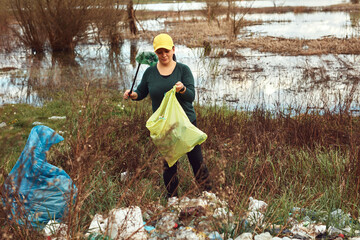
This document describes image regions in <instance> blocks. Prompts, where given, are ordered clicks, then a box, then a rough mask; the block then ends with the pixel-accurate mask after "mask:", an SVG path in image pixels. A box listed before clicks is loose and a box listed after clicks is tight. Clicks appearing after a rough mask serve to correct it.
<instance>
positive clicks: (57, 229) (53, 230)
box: [43, 220, 68, 240]
mask: <svg viewBox="0 0 360 240" xmlns="http://www.w3.org/2000/svg"><path fill="white" fill-rule="evenodd" d="M67 229H68V226H67V225H66V224H63V223H58V222H57V221H54V220H50V221H49V222H48V223H47V224H46V226H45V227H44V229H43V232H44V236H45V237H51V236H56V238H51V239H56V240H66V239H67V238H66V232H67Z"/></svg>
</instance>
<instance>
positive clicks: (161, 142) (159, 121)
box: [146, 86, 207, 167]
mask: <svg viewBox="0 0 360 240" xmlns="http://www.w3.org/2000/svg"><path fill="white" fill-rule="evenodd" d="M175 93H176V87H175V86H174V87H173V88H172V89H171V90H169V91H168V92H167V93H166V94H165V96H164V98H163V100H162V102H161V104H160V107H159V108H158V109H157V110H156V111H155V112H154V113H153V115H151V117H150V118H149V119H148V120H147V122H146V127H147V128H148V129H149V131H150V137H151V138H152V140H153V142H154V144H155V145H156V146H157V147H158V149H159V151H160V153H161V154H162V155H163V156H164V157H165V160H166V161H167V163H168V165H169V167H171V166H172V165H174V164H175V163H176V161H177V160H178V159H179V158H180V157H181V156H183V155H184V154H185V153H187V152H190V151H191V150H192V149H193V148H194V147H195V146H196V145H198V144H201V143H203V142H204V141H205V140H206V138H207V135H206V133H204V132H203V131H201V130H200V129H198V128H197V127H195V126H194V125H193V124H192V123H191V122H190V120H189V118H188V117H187V115H186V113H185V111H184V109H183V108H182V107H181V105H180V103H179V102H178V100H177V99H176V96H175Z"/></svg>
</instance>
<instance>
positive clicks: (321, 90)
mask: <svg viewBox="0 0 360 240" xmlns="http://www.w3.org/2000/svg"><path fill="white" fill-rule="evenodd" d="M300 2H301V4H300ZM348 2H349V1H344V0H321V1H310V0H309V1H308V0H306V1H296V0H279V1H255V2H251V3H252V7H254V8H256V7H273V6H274V5H276V6H303V5H304V6H311V7H317V6H330V5H333V4H342V3H348ZM249 3H250V2H248V1H246V2H244V1H240V2H237V4H238V5H239V4H249ZM204 4H205V3H204V2H185V3H163V4H146V5H138V6H136V8H138V9H146V10H149V11H151V10H156V11H159V10H165V11H170V10H173V11H179V10H181V11H185V10H197V9H202V8H204ZM359 17H360V14H359V12H354V11H352V12H341V11H332V12H319V11H315V12H310V13H293V12H288V13H281V14H280V13H279V14H275V13H256V14H255V13H254V14H247V15H245V16H244V19H246V20H247V21H258V24H252V25H250V26H246V27H244V28H242V29H241V31H240V34H239V35H238V39H242V38H256V37H266V36H271V37H281V38H286V39H304V40H306V39H320V38H326V37H336V38H341V39H342V38H343V39H347V38H350V37H356V38H357V37H358V36H359V31H360V29H359ZM186 18H188V19H194V17H184V18H183V20H186ZM197 18H198V19H203V18H204V16H197ZM174 20H175V19H174ZM171 21H172V19H171V18H161V17H160V18H156V19H149V20H146V21H143V22H141V23H140V24H141V27H142V31H167V30H168V29H169V28H171V26H169V25H168V22H171ZM194 24H196V23H194ZM175 45H176V50H175V52H176V56H177V59H178V61H179V62H183V63H186V64H188V65H189V67H190V68H191V70H192V71H193V74H194V77H195V79H196V86H197V101H198V102H200V103H201V104H204V103H206V104H219V105H222V104H225V105H228V106H231V107H232V108H236V109H253V108H255V107H259V106H261V107H264V108H267V109H275V108H282V109H286V108H289V107H291V108H302V109H324V108H330V109H343V108H347V109H351V110H354V111H357V110H359V109H360V108H359V106H360V105H359V104H360V103H359V101H360V99H359V94H358V82H359V78H358V76H359V71H360V64H359V58H360V56H359V55H356V54H346V55H345V54H337V55H335V54H322V55H309V56H289V55H286V56H285V55H283V54H274V53H266V52H260V51H255V50H251V49H249V48H238V49H236V53H234V52H232V56H237V57H231V56H228V55H227V54H226V53H227V52H229V49H226V48H221V47H217V48H213V49H212V54H210V55H209V56H204V48H202V47H197V48H189V47H187V46H185V45H179V44H176V43H175ZM302 47H303V48H304V49H306V48H307V46H306V45H304V46H302ZM141 51H152V44H151V42H150V41H147V40H144V39H135V40H129V39H124V42H123V43H122V45H121V46H120V48H119V49H118V50H117V51H114V50H112V49H111V48H110V47H108V46H107V45H102V46H100V45H98V44H82V45H78V46H77V48H76V55H75V56H74V57H73V58H71V59H68V60H64V59H63V58H62V57H56V56H52V55H51V54H50V53H46V54H44V55H43V56H41V57H35V56H32V55H31V54H29V51H28V50H26V49H22V48H18V49H16V50H15V51H13V52H10V53H4V52H2V53H1V55H0V104H5V103H17V102H26V103H31V104H41V103H42V101H43V100H44V99H46V98H47V97H50V98H51V96H44V95H43V94H39V89H41V88H45V87H47V86H54V85H57V84H61V83H63V81H64V79H67V80H66V81H70V82H71V81H73V82H76V81H77V80H78V79H81V78H91V79H94V80H99V79H101V80H102V81H106V82H108V83H109V84H107V86H108V87H110V88H114V89H118V90H119V93H120V92H121V91H122V90H123V89H125V88H128V87H129V86H130V85H131V81H132V78H133V76H134V74H135V71H136V66H137V65H136V62H135V59H134V57H135V56H136V53H138V52H141ZM145 69H146V66H142V67H141V68H140V72H139V75H138V82H139V81H140V78H141V76H142V73H143V72H144V70H145ZM119 96H120V95H119Z"/></svg>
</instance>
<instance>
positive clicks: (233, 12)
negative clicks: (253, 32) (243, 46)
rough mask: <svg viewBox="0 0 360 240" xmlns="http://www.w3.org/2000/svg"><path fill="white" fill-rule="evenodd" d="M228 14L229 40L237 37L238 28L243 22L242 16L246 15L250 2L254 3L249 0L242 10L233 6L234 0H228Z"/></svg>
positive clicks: (250, 5)
mask: <svg viewBox="0 0 360 240" xmlns="http://www.w3.org/2000/svg"><path fill="white" fill-rule="evenodd" d="M227 2H228V13H227V14H228V15H229V21H230V33H229V38H230V41H233V40H235V39H236V38H237V36H238V34H239V32H240V29H241V28H242V26H243V24H244V17H245V16H246V14H248V13H249V11H250V9H251V7H252V4H253V3H254V0H252V1H249V2H248V3H247V6H245V7H244V8H243V9H242V11H237V9H239V8H237V7H236V6H235V1H234V0H228V1H227Z"/></svg>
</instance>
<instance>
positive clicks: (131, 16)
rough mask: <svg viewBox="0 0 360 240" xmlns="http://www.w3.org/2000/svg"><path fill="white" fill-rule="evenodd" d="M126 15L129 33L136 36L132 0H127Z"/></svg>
mask: <svg viewBox="0 0 360 240" xmlns="http://www.w3.org/2000/svg"><path fill="white" fill-rule="evenodd" d="M127 14H128V23H129V29H130V32H131V33H132V34H134V35H136V34H137V32H138V29H137V27H136V18H135V11H134V3H133V1H132V0H129V2H128V4H127Z"/></svg>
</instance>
